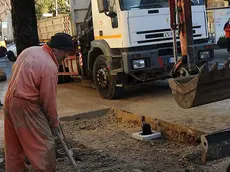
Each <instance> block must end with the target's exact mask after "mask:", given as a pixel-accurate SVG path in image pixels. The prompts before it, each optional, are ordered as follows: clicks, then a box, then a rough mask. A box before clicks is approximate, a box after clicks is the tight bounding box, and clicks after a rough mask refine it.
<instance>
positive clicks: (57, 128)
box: [51, 127, 60, 137]
mask: <svg viewBox="0 0 230 172" xmlns="http://www.w3.org/2000/svg"><path fill="white" fill-rule="evenodd" d="M51 131H52V134H53V135H54V136H55V137H57V134H58V133H60V129H59V127H54V128H51Z"/></svg>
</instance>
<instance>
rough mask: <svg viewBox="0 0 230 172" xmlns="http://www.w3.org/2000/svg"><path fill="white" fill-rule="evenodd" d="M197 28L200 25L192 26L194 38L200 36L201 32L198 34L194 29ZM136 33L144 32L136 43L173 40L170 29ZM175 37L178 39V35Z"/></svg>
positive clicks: (138, 33) (140, 33)
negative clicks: (142, 38) (143, 38)
mask: <svg viewBox="0 0 230 172" xmlns="http://www.w3.org/2000/svg"><path fill="white" fill-rule="evenodd" d="M199 28H201V26H194V27H193V37H194V38H196V37H201V36H202V34H199V33H197V31H196V29H199ZM136 33H137V35H143V34H145V40H140V41H137V43H138V44H143V43H149V42H159V41H171V40H173V37H172V31H171V29H160V30H148V31H139V32H136ZM177 39H179V37H178V36H177Z"/></svg>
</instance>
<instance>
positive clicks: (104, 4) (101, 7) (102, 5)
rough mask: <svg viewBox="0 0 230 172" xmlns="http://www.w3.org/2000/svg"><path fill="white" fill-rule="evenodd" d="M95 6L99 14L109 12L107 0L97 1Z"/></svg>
mask: <svg viewBox="0 0 230 172" xmlns="http://www.w3.org/2000/svg"><path fill="white" fill-rule="evenodd" d="M97 4H98V9H99V12H100V13H104V12H108V11H109V0H97Z"/></svg>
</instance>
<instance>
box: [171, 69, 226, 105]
mask: <svg viewBox="0 0 230 172" xmlns="http://www.w3.org/2000/svg"><path fill="white" fill-rule="evenodd" d="M169 86H170V87H171V90H172V94H173V96H174V99H175V101H176V102H177V104H178V105H179V106H180V107H182V108H185V109H188V108H191V107H195V106H199V105H203V104H208V103H212V102H216V101H220V100H224V99H228V98H230V69H229V68H228V67H226V68H222V69H220V70H212V71H209V72H204V73H199V74H197V75H191V76H187V77H179V78H172V79H169Z"/></svg>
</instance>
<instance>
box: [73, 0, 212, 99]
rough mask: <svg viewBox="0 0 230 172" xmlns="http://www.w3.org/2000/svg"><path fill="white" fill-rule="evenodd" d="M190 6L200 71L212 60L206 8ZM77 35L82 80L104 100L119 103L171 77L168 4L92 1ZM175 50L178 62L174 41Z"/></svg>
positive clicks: (151, 0) (135, 0)
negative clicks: (133, 88)
mask: <svg viewBox="0 0 230 172" xmlns="http://www.w3.org/2000/svg"><path fill="white" fill-rule="evenodd" d="M191 4H192V20H193V39H194V44H193V51H194V52H193V54H194V56H195V59H196V65H197V66H198V67H200V66H202V65H203V64H204V63H207V62H208V61H211V60H213V59H214V51H213V47H212V45H211V44H210V43H209V40H208V31H207V18H206V8H205V5H204V2H203V0H197V1H196V0H194V1H191ZM177 31H178V30H177ZM78 33H79V31H78ZM80 33H82V34H81V35H78V41H77V42H78V43H79V47H80V51H81V52H82V54H83V55H82V60H83V67H82V71H83V74H82V75H84V77H85V78H89V79H93V80H94V84H95V87H96V89H97V90H98V92H99V93H100V95H101V96H102V97H104V98H107V99H113V98H117V97H121V96H122V95H123V94H122V92H123V91H124V87H125V86H126V85H129V84H134V83H140V82H148V81H153V80H161V79H166V78H169V77H171V76H170V71H171V70H172V68H173V66H174V64H175V60H174V59H175V58H174V55H173V54H174V53H173V34H172V31H171V29H170V11H169V6H168V0H91V3H90V6H89V8H88V12H87V15H86V17H85V21H84V23H83V25H82V27H81V32H80ZM177 44H178V47H177V48H178V54H179V56H180V45H179V37H178V36H177Z"/></svg>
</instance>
